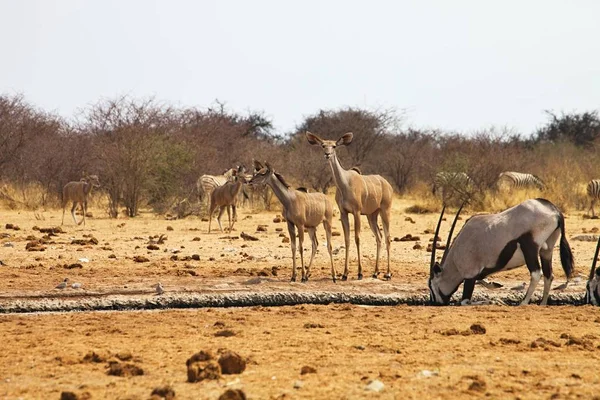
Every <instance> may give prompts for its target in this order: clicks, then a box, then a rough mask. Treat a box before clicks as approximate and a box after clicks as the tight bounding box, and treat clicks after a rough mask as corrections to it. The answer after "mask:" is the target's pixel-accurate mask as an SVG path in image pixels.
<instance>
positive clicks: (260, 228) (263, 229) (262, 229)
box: [256, 225, 267, 232]
mask: <svg viewBox="0 0 600 400" xmlns="http://www.w3.org/2000/svg"><path fill="white" fill-rule="evenodd" d="M266 231H267V225H258V226H257V227H256V232H266Z"/></svg>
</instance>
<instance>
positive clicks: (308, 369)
mask: <svg viewBox="0 0 600 400" xmlns="http://www.w3.org/2000/svg"><path fill="white" fill-rule="evenodd" d="M316 373H317V370H316V369H315V368H313V367H311V366H309V365H305V366H304V367H302V369H300V375H306V374H316Z"/></svg>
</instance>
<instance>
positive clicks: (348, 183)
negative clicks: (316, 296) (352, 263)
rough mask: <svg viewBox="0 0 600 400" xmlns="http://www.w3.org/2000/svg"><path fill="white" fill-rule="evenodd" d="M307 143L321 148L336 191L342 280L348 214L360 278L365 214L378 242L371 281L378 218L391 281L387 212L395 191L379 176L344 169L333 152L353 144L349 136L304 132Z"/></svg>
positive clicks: (379, 248)
mask: <svg viewBox="0 0 600 400" xmlns="http://www.w3.org/2000/svg"><path fill="white" fill-rule="evenodd" d="M306 138H307V139H308V143H310V144H312V145H320V146H321V147H322V148H323V152H324V153H325V159H326V160H328V161H329V165H330V166H331V171H332V172H333V179H334V181H335V186H336V187H337V191H336V193H335V201H336V202H337V204H338V207H339V209H340V214H341V219H342V227H343V228H344V242H345V246H346V262H345V264H344V274H343V275H342V280H343V281H344V280H347V279H348V255H349V254H348V248H349V246H350V222H349V219H348V214H352V215H353V216H354V241H355V242H356V252H357V256H358V279H362V277H363V274H362V263H361V257H360V216H361V215H366V216H367V219H368V221H369V226H370V227H371V230H372V231H373V234H374V235H375V240H376V241H377V258H376V261H375V272H374V273H373V278H377V277H378V275H379V254H380V251H381V233H380V232H379V227H378V225H377V217H378V216H379V215H381V222H382V224H383V232H384V236H385V244H386V249H387V273H386V274H385V275H384V277H385V279H391V278H392V273H391V272H390V244H391V239H390V212H391V210H392V199H393V197H394V190H393V189H392V186H391V185H390V184H389V182H388V181H386V180H385V179H384V178H383V177H381V176H380V175H361V174H360V173H359V172H358V171H356V170H354V169H352V170H346V169H344V167H342V165H341V164H340V161H339V160H338V158H337V155H336V153H335V148H336V147H337V146H347V145H349V144H350V143H352V138H353V135H352V133H350V132H349V133H346V134H345V135H343V136H342V137H340V138H339V139H338V140H324V139H321V138H320V137H319V136H317V135H315V134H313V133H310V132H306Z"/></svg>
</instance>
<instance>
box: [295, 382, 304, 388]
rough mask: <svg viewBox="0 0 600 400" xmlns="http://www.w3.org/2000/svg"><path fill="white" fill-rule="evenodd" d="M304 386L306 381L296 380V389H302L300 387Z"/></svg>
mask: <svg viewBox="0 0 600 400" xmlns="http://www.w3.org/2000/svg"><path fill="white" fill-rule="evenodd" d="M302 386H304V382H302V381H296V382H294V389H300V388H302Z"/></svg>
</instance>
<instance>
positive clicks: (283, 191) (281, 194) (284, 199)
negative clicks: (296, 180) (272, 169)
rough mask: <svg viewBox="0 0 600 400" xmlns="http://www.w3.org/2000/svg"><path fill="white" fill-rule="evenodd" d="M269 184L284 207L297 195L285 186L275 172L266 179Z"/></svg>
mask: <svg viewBox="0 0 600 400" xmlns="http://www.w3.org/2000/svg"><path fill="white" fill-rule="evenodd" d="M266 183H267V185H269V186H270V187H271V189H272V190H273V193H275V196H277V198H278V199H279V201H280V202H281V204H282V205H283V207H284V208H288V207H289V205H290V203H291V202H292V200H293V199H294V197H295V196H296V195H295V193H294V191H293V190H291V189H290V188H288V187H287V186H285V185H284V184H283V183H282V182H281V181H280V180H279V179H277V177H276V176H275V174H271V175H270V176H269V179H267V181H266Z"/></svg>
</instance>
